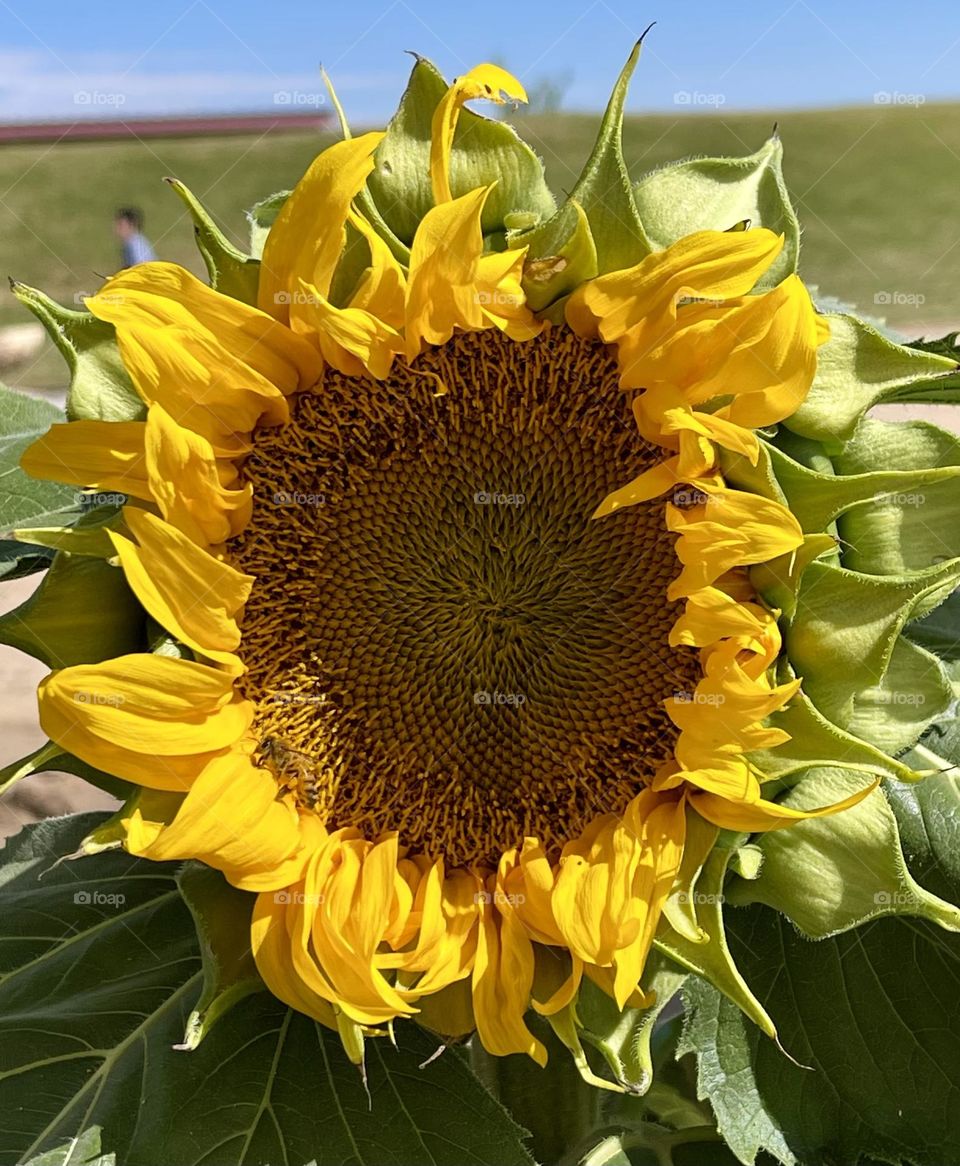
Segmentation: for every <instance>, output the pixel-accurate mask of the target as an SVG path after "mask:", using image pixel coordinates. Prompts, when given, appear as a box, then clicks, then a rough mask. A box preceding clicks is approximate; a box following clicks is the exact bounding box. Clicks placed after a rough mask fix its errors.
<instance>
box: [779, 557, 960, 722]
mask: <svg viewBox="0 0 960 1166" xmlns="http://www.w3.org/2000/svg"><path fill="white" fill-rule="evenodd" d="M958 580H960V561H958V560H950V561H949V562H947V563H941V564H935V565H934V566H933V567H930V568H928V569H927V570H925V571H919V572H916V573H915V574H914V575H912V576H897V577H891V578H885V577H881V576H874V575H861V574H858V573H856V572H853V571H848V570H845V569H843V568H841V567H836V566H832V565H830V564H827V563H823V562H815V563H811V564H810V566H809V567H808V568H807V570H806V571H805V573H804V575H803V580H802V583H801V587H800V594H799V597H798V604H797V613H796V615H795V616H794V618H793V620H792V622H791V623H790V625H789V626H788V628H787V633H786V640H785V642H786V646H787V654H788V656H789V657H790V660H791V662H792V664H793V666H794V667H795V668H796V669H797V672H798V673H799V674H800V675H802V676H803V687H804V691H805V693H806V694H807V695H808V696H809V697H810V699H811V700H812V701H813V702H814V704H816V706H817V708H818V709H819V710H820V711H821V712H822V713H823V714H824V715H825V716H827V717H829V718H830V720H831V721H833V722H834V723H835V724H836V725H838V726H839V727H840V728H843V729H846V728H849V727H850V724H851V719H852V717H853V714H854V709H855V706H856V703H857V701H858V699H859V696H860V694H861V693H862V692H863V691H864V690H866V689H872V688H874V687H875V686H877V685H881V686H882V685H884V682H885V677H886V673H887V670H888V666H889V662H890V657H891V654H892V652H893V650H894V646H895V644H896V642H897V637H898V636H899V635H900V632H901V631H902V629H903V626H904V624H905V623H906V621H907V620H908V619H911V618H915V617H918V616H920V615H923V614H925V613H926V612H927V611H931V610H933V608H934V607H936V606H937V604H938V603H939V602H942V601H943V600H944V599H945V598H946V597H947V596H948V595H949V594H950V592H951V591H952V590H953V589H954V587H956V585H957V582H958ZM824 644H829V645H830V651H829V655H827V656H825V655H824V651H823V646H824ZM891 679H892V678H891ZM902 695H906V694H902ZM897 697H898V694H897V693H892V695H891V702H892V703H894V704H895V703H896V702H897ZM936 711H939V710H936ZM932 715H936V714H935V712H934V713H933V714H932Z"/></svg>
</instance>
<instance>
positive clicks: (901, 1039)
mask: <svg viewBox="0 0 960 1166" xmlns="http://www.w3.org/2000/svg"><path fill="white" fill-rule="evenodd" d="M729 915H730V918H729V920H728V932H729V934H730V936H731V942H732V944H733V946H734V952H735V955H736V958H737V962H738V963H739V964H740V966H741V968H742V969H743V971H744V974H745V975H746V977H747V978H748V979H749V981H750V983H751V985H752V986H753V989H754V991H755V992H756V993H757V995H758V996H759V997H760V999H761V1000H763V1001H764V1003H765V1004H766V1006H767V1008H768V1009H769V1011H770V1013H771V1015H772V1016H773V1018H774V1020H775V1021H776V1024H777V1028H778V1031H779V1032H780V1036H781V1040H782V1041H783V1044H784V1046H785V1047H786V1049H787V1050H789V1052H790V1053H791V1054H792V1055H793V1056H794V1057H796V1058H797V1060H798V1061H800V1062H801V1064H802V1065H804V1066H809V1068H803V1067H798V1066H797V1065H795V1064H793V1063H792V1062H791V1061H789V1060H788V1059H787V1058H786V1057H785V1056H784V1055H783V1054H782V1053H781V1052H780V1051H779V1050H778V1049H777V1048H776V1046H775V1045H773V1044H772V1043H771V1042H769V1041H767V1040H766V1039H765V1038H764V1037H763V1036H762V1035H761V1034H760V1033H759V1032H758V1031H757V1030H756V1029H753V1028H752V1027H751V1026H750V1025H749V1024H748V1023H747V1022H746V1021H745V1019H744V1018H743V1016H742V1014H741V1013H740V1012H739V1011H738V1010H737V1009H736V1008H735V1007H734V1006H733V1005H732V1004H731V1003H729V1002H728V1001H727V1000H725V999H724V998H723V997H722V996H721V995H720V994H719V993H717V992H716V991H715V990H714V989H712V988H710V987H709V986H708V985H707V984H705V983H704V982H703V981H693V980H691V981H688V984H687V987H686V989H685V995H686V999H687V1005H688V1009H689V1011H690V1014H691V1019H690V1021H689V1023H688V1026H687V1030H686V1033H685V1036H684V1043H683V1045H682V1046H681V1051H682V1052H694V1053H696V1054H697V1057H698V1060H699V1072H700V1092H701V1095H702V1096H705V1097H707V1098H709V1100H710V1102H711V1104H712V1105H713V1108H714V1111H715V1113H716V1115H717V1120H718V1124H719V1127H720V1132H721V1133H722V1134H723V1136H724V1138H725V1139H726V1141H727V1144H728V1145H729V1146H730V1148H731V1149H732V1150H733V1151H734V1153H735V1154H736V1155H737V1157H738V1158H739V1159H740V1161H741V1162H744V1163H750V1162H752V1161H753V1160H754V1156H755V1154H756V1152H757V1150H758V1149H759V1148H761V1147H765V1148H766V1149H768V1150H770V1151H771V1152H772V1153H774V1154H775V1155H777V1157H779V1158H780V1160H781V1161H782V1162H785V1163H791V1164H792V1163H803V1164H804V1166H806V1164H812V1163H821V1162H822V1163H826V1162H830V1163H832V1164H835V1166H854V1163H858V1162H859V1161H860V1156H861V1154H872V1155H875V1156H876V1157H879V1158H881V1159H882V1160H884V1161H888V1162H897V1163H899V1162H901V1161H904V1162H907V1163H910V1164H912V1166H956V1164H957V1163H958V1161H960V1145H958V1142H957V1129H958V1128H960V1084H958V1083H960V1012H958V1010H957V1007H956V1000H957V995H958V992H960V938H958V937H957V936H948V935H945V934H944V933H943V932H941V931H939V930H937V929H936V928H935V927H933V925H932V924H929V923H927V922H925V921H921V920H906V919H882V920H876V921H874V922H871V923H868V924H866V925H864V926H863V927H861V928H858V929H857V930H856V931H853V932H850V933H848V934H845V935H842V936H838V937H836V938H834V939H824V940H820V941H819V942H811V941H809V940H806V939H803V938H801V937H800V936H799V935H798V934H797V933H796V932H795V931H794V930H793V929H792V927H791V925H790V923H789V922H788V921H787V920H785V919H783V918H782V917H780V916H778V915H777V914H775V913H774V912H772V911H770V910H768V909H767V908H764V907H750V908H748V909H746V910H743V911H732V912H730V913H729Z"/></svg>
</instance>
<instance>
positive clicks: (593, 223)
mask: <svg viewBox="0 0 960 1166" xmlns="http://www.w3.org/2000/svg"><path fill="white" fill-rule="evenodd" d="M641 43H642V42H641V41H638V42H637V44H636V45H635V46H634V49H633V52H632V53H631V54H630V57H629V59H628V61H627V63H626V65H625V66H624V67H623V71H622V72H621V74H620V77H619V78H618V80H617V83H616V85H615V86H614V90H613V93H612V95H611V97H610V102H609V104H608V105H607V110H606V113H605V114H604V116H603V121H602V122H601V123H600V132H599V134H598V135H597V141H596V144H595V145H594V147H593V152H592V153H591V155H590V157H589V158H588V159H587V163H586V165H585V166H584V168H583V171H582V172H581V174H580V177H579V178H578V179H577V182H576V185H575V186H574V188H573V190H572V191H571V192H570V196H569V198H568V199H567V201H566V202H565V203H564V204H563V206H562V207H560V209H559V210H558V211H557V213H556V214H555V215H554V216H553V217H552V218H551V219H549V220H548V221H547V222H545V223H543V224H542V225H540V226H538V227H534V228H533V229H532V230H526V231H517V232H513V233H512V234H511V235H510V237H509V245H510V246H511V247H528V248H529V252H528V255H529V258H530V259H533V260H543V261H544V263H546V262H548V261H549V260H551V259H555V258H562V259H566V260H567V262H566V263H565V265H563V266H562V267H561V268H560V269H559V270H558V271H557V272H556V273H555V274H554V276H553V278H552V279H550V280H545V279H540V278H538V277H533V278H525V279H524V290H525V291H526V292H527V294H528V295H531V293H532V296H533V297H534V299H533V301H532V302H541V303H547V302H552V301H553V300H557V299H559V298H560V297H561V296H564V295H566V294H568V293H569V292H571V291H573V289H574V288H575V287H576V286H577V285H578V284H580V283H582V282H583V281H584V280H586V279H591V278H593V276H595V275H597V274H601V275H602V274H603V273H604V272H607V271H617V270H619V269H621V268H624V267H632V266H633V265H634V264H635V263H639V262H640V260H641V259H643V258H644V257H645V256H646V255H649V254H650V252H651V251H652V250H653V246H652V244H651V242H650V240H649V239H648V238H647V234H646V231H645V230H644V226H643V223H642V222H641V220H640V216H639V214H638V213H637V205H636V203H635V201H634V198H633V190H632V189H631V186H630V175H629V173H628V171H627V166H626V163H625V162H624V160H623V140H622V137H623V105H624V101H625V100H626V96H627V89H628V87H629V85H630V77H631V76H632V74H633V70H634V68H635V67H636V64H637V60H638V59H639V56H640V47H641ZM581 208H582V214H581ZM584 216H585V218H586V222H587V224H588V225H589V229H590V237H591V241H592V244H593V252H595V254H596V267H595V268H593V269H592V270H591V267H590V261H591V250H590V248H589V247H588V246H587V244H586V242H585V240H584V239H583V230H584V226H583V217H584ZM535 270H536V269H535Z"/></svg>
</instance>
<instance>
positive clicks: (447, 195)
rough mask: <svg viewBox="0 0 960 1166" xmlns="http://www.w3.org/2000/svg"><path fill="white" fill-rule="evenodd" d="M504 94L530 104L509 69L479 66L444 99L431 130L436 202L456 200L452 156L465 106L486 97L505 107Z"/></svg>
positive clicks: (438, 108)
mask: <svg viewBox="0 0 960 1166" xmlns="http://www.w3.org/2000/svg"><path fill="white" fill-rule="evenodd" d="M501 93H506V95H507V97H508V98H509V99H510V100H511V101H526V100H527V94H526V91H525V89H524V88H523V86H522V85H521V84H520V82H519V81H518V80H517V79H516V77H514V76H513V75H512V74H511V73H508V72H507V71H506V69H501V68H500V66H499V65H476V66H475V67H474V68H473V69H471V70H470V72H469V73H465V74H464V75H463V76H462V77H457V78H456V79H455V80H454V82H453V84H452V85H451V86H450V87H449V89H448V90H447V91H446V93H445V94H444V95H443V97H442V98H441V99H440V103H439V104H438V105H437V108H436V110H435V111H434V114H433V123H432V125H431V127H430V182H431V185H432V186H433V201H434V202H436V203H442V202H449V201H450V199H451V198H453V195H452V194H451V192H450V155H451V153H452V151H453V136H454V133H455V131H456V128H457V122H458V121H459V120H460V110H461V109H462V108H463V105H464V102H466V101H473V100H475V99H476V98H479V97H482V98H484V99H485V100H486V101H494V102H496V103H497V104H498V105H503V104H504V99H503V97H501V96H500V95H501Z"/></svg>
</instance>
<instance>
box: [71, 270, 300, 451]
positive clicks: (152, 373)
mask: <svg viewBox="0 0 960 1166" xmlns="http://www.w3.org/2000/svg"><path fill="white" fill-rule="evenodd" d="M86 304H87V306H88V307H89V309H90V311H91V312H93V314H94V315H95V316H96V317H97V318H98V319H101V320H105V321H107V322H108V323H110V324H113V325H114V327H115V328H116V331H117V344H118V346H119V348H120V354H121V356H122V357H123V363H124V365H125V366H126V368H127V371H128V372H129V373H130V376H131V378H132V380H133V382H134V384H135V386H136V388H137V391H138V392H139V393H140V395H141V397H142V398H143V399H144V401H146V402H147V404H148V405H152V404H154V403H157V404H159V405H162V406H163V408H164V409H165V410H166V411H167V412H168V413H169V414H170V415H171V416H172V417H173V418H174V419H175V420H176V421H177V422H178V423H180V424H181V425H183V426H184V427H187V428H190V429H192V430H193V431H194V432H195V433H198V434H200V435H201V436H203V437H205V438H207V440H209V441H210V442H211V443H212V444H213V445H214V446H215V447H216V448H218V449H220V450H221V451H222V452H224V453H227V454H235V453H237V452H239V451H241V450H242V449H243V446H244V441H245V435H248V434H249V433H250V432H251V431H252V430H253V429H254V427H255V426H256V425H258V424H265V425H270V424H278V423H280V422H282V421H285V420H286V418H287V416H288V411H287V406H286V401H285V399H284V397H285V395H286V394H289V393H292V392H293V391H294V390H296V389H298V388H307V387H309V386H310V385H312V384H313V383H314V382H315V381H316V379H317V377H318V376H319V374H320V361H319V357H318V355H317V353H316V351H315V350H314V349H313V347H312V346H311V345H310V344H308V343H307V342H306V341H305V340H303V339H302V338H301V337H299V336H295V335H294V334H293V333H292V332H291V331H290V330H289V329H287V328H284V327H282V326H281V325H280V324H278V323H277V321H276V320H274V319H272V318H271V317H270V316H268V315H266V314H265V313H263V312H260V311H258V310H257V309H256V308H251V307H249V306H248V305H247V304H243V303H240V302H239V301H238V300H234V299H231V298H230V297H229V296H225V295H221V294H220V293H219V292H217V291H214V290H213V288H210V287H207V285H206V284H203V283H201V282H200V280H198V279H197V278H196V277H195V276H192V275H191V274H190V273H189V272H188V271H185V270H184V269H183V268H182V267H178V266H177V265H176V264H173V263H141V264H139V265H138V266H136V267H130V268H127V269H126V270H125V271H122V272H120V274H119V275H115V276H113V277H112V278H111V279H109V280H107V282H106V283H105V284H104V286H103V288H102V289H101V291H100V292H98V293H97V295H95V296H91V297H89V298H88V299H87V300H86Z"/></svg>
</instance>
